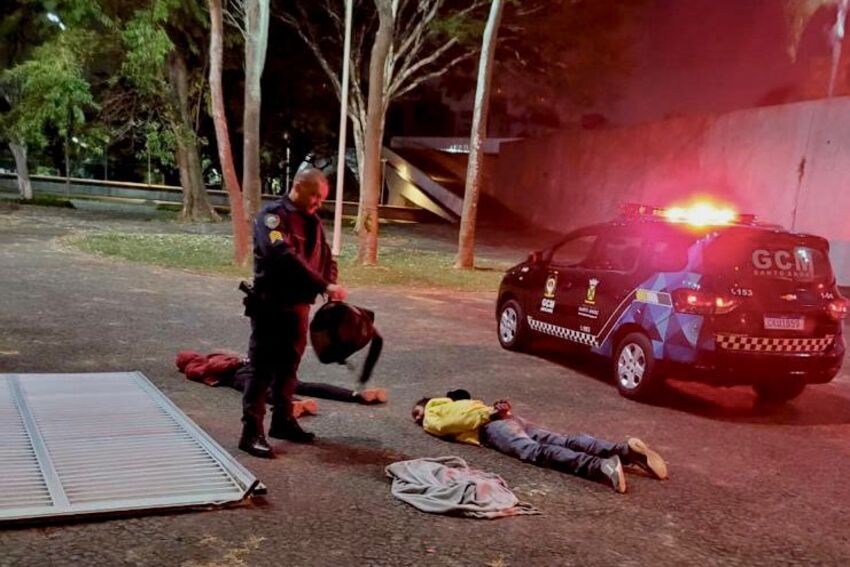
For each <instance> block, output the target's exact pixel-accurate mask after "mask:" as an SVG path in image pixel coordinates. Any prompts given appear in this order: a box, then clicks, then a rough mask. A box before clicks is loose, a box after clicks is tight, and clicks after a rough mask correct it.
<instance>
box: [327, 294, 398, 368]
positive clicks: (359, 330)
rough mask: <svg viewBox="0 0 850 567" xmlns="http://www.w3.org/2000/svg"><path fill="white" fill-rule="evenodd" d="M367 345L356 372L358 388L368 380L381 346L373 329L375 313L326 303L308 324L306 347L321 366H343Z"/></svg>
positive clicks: (343, 303) (380, 340) (359, 308)
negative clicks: (308, 335) (357, 372)
mask: <svg viewBox="0 0 850 567" xmlns="http://www.w3.org/2000/svg"><path fill="white" fill-rule="evenodd" d="M370 342H371V343H372V344H371V345H370V346H369V352H368V354H367V355H366V362H364V364H363V370H362V371H361V372H360V378H359V382H360V383H361V384H365V383H366V382H367V381H368V380H369V378H371V376H372V370H373V369H374V368H375V364H376V363H377V362H378V357H380V356H381V349H382V348H383V346H384V339H383V337H381V335H380V333H378V330H377V329H375V313H374V312H373V311H371V310H369V309H364V308H363V307H355V306H354V305H349V304H348V303H345V302H342V301H329V302H327V303H325V304H324V305H322V306H321V307H319V308H318V309H317V310H316V313H315V314H314V315H313V320H312V321H311V322H310V343H311V344H312V345H313V350H314V351H315V352H316V356H318V358H319V361H320V362H322V363H323V364H330V363H332V362H336V363H338V364H345V363H346V359H347V358H348V357H349V356H351V355H352V354H354V353H355V352H357V351H359V350H360V349H362V348H363V347H365V346H366V345H367V344H368V343H370Z"/></svg>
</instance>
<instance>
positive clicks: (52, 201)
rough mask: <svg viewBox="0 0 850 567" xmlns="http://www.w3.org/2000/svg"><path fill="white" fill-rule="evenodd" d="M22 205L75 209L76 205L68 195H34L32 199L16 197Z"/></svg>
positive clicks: (16, 200)
mask: <svg viewBox="0 0 850 567" xmlns="http://www.w3.org/2000/svg"><path fill="white" fill-rule="evenodd" d="M15 202H17V203H18V204H21V205H35V206H38V207H59V208H62V209H73V208H74V205H73V204H71V201H70V200H68V198H67V197H64V196H61V195H50V194H46V195H33V196H32V199H20V198H19V199H15Z"/></svg>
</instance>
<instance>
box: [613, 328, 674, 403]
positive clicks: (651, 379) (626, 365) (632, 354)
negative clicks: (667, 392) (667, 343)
mask: <svg viewBox="0 0 850 567" xmlns="http://www.w3.org/2000/svg"><path fill="white" fill-rule="evenodd" d="M613 373H614V382H615V384H616V385H617V390H618V391H619V392H620V395H622V396H624V397H626V398H631V399H634V400H642V399H648V398H649V397H651V395H652V394H654V393H656V392H657V391H658V389H659V388H660V386H661V384H662V383H663V378H662V377H661V376H659V375H658V373H657V372H656V369H655V356H653V354H652V343H651V342H650V341H649V338H647V336H646V335H644V334H643V333H629V334H628V335H626V336H625V337H623V339H622V340H621V341H620V343H619V344H618V345H617V350H616V351H614V364H613Z"/></svg>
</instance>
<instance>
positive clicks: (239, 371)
mask: <svg viewBox="0 0 850 567" xmlns="http://www.w3.org/2000/svg"><path fill="white" fill-rule="evenodd" d="M175 362H176V365H177V369H178V370H180V372H182V373H183V374H184V375H185V376H186V378H188V379H189V380H192V381H194V382H203V383H204V384H206V385H208V386H231V387H232V388H235V389H236V390H239V391H240V392H241V391H243V390H244V389H245V379H246V371H245V370H244V369H245V368H246V367H247V364H246V359H245V358H242V357H240V356H238V355H235V354H231V353H226V352H214V353H210V354H200V353H197V352H194V351H189V350H186V351H181V352H179V353H178V354H177V359H176V361H175ZM295 395H296V396H305V397H308V398H309V397H315V398H324V399H328V400H336V401H339V402H351V403H358V404H365V405H371V404H382V403H386V401H387V391H386V390H385V389H383V388H364V389H361V390H351V389H349V388H343V387H340V386H334V385H333V384H325V383H323V382H301V381H300V380H299V381H298V382H297V383H296V385H295ZM317 410H318V406H317V404H316V401H315V400H310V399H307V400H304V399H300V398H295V399H293V408H292V412H293V414H295V417H296V418H298V417H300V416H301V415H305V414H312V415H315V414H316V412H317Z"/></svg>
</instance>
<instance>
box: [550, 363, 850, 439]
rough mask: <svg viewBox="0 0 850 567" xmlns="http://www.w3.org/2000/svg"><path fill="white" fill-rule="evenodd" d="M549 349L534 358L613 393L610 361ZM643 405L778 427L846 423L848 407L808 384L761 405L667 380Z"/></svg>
mask: <svg viewBox="0 0 850 567" xmlns="http://www.w3.org/2000/svg"><path fill="white" fill-rule="evenodd" d="M553 348H554V347H552V346H546V347H543V348H542V349H541V351H540V352H537V353H535V354H534V356H537V357H538V358H542V359H544V360H547V361H549V362H552V363H555V364H558V365H559V366H562V367H564V368H567V369H569V370H572V371H573V372H576V373H578V374H580V375H582V376H585V377H587V378H589V379H594V380H598V381H600V382H604V383H606V384H609V385H610V387H611V395H612V396H616V395H619V394H618V393H617V389H616V387H615V386H614V384H613V382H612V379H611V376H610V361H608V360H607V359H605V358H602V357H599V356H593V355H590V356H588V355H586V354H582V353H578V352H568V353H564V352H558V351H556V350H553ZM635 403H641V402H635ZM643 403H647V404H648V405H653V406H658V407H665V408H669V409H672V410H676V411H681V412H684V413H689V414H693V415H698V416H701V417H705V418H709V419H714V420H717V421H727V422H734V423H755V424H761V425H782V426H788V425H792V426H811V425H842V424H848V423H850V403H849V402H848V400H847V399H846V398H844V397H843V396H840V395H837V394H836V393H834V392H833V391H831V390H830V387H829V385H815V386H809V387H808V388H806V390H805V391H804V392H803V394H802V395H801V396H800V397H799V398H797V399H796V400H793V401H791V402H789V403H786V404H779V405H766V404H761V403H759V401H758V398H757V397H756V395H755V393H754V392H753V390H752V389H751V388H749V387H747V386H735V387H715V386H710V385H707V384H700V383H696V382H687V381H681V380H670V381H669V382H668V383H667V384H666V387H665V388H664V389H663V390H662V391H661V392H659V393H658V395H657V396H656V397H655V398H654V399H653V400H652V401H649V402H643Z"/></svg>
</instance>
